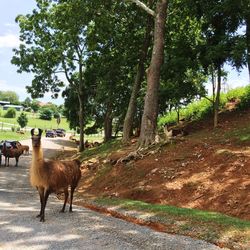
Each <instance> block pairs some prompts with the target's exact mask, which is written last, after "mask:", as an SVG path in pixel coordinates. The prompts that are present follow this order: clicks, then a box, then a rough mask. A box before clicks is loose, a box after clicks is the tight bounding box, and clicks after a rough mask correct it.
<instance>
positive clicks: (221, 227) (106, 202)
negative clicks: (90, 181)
mask: <svg viewBox="0 0 250 250" xmlns="http://www.w3.org/2000/svg"><path fill="white" fill-rule="evenodd" d="M95 202H96V204H97V205H101V206H105V207H109V206H119V208H120V209H121V210H124V211H129V210H133V211H138V212H141V213H150V214H151V216H150V221H154V222H157V220H158V222H159V223H160V224H163V225H165V230H166V232H169V233H177V234H182V235H189V236H192V237H195V238H199V239H203V240H206V241H208V242H211V243H219V244H220V243H221V244H222V245H223V246H226V247H229V248H230V246H232V245H237V246H243V248H242V249H245V248H244V247H245V246H246V245H247V243H246V242H249V235H250V222H249V221H245V220H240V219H238V218H234V217H230V216H227V215H223V214H220V213H216V212H208V211H202V210H197V209H188V208H179V207H174V206H166V205H159V204H150V203H145V202H142V201H137V200H127V199H116V198H99V199H96V200H95ZM240 249H241V248H240Z"/></svg>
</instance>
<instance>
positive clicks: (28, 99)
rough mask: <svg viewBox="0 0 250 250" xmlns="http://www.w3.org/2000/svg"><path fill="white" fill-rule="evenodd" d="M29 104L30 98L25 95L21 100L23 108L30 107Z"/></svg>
mask: <svg viewBox="0 0 250 250" xmlns="http://www.w3.org/2000/svg"><path fill="white" fill-rule="evenodd" d="M30 105H31V99H30V98H29V97H26V98H25V100H24V101H23V106H24V107H25V108H28V107H30Z"/></svg>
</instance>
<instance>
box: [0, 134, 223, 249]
mask: <svg viewBox="0 0 250 250" xmlns="http://www.w3.org/2000/svg"><path fill="white" fill-rule="evenodd" d="M22 143H23V144H29V145H30V143H31V141H30V140H27V141H23V142H22ZM42 144H43V148H44V154H45V156H47V157H50V156H52V155H53V154H55V152H56V150H62V147H64V149H65V148H67V147H69V146H70V143H69V142H68V141H66V140H65V138H51V139H47V138H43V140H42ZM30 162H31V155H27V156H26V155H22V156H21V157H20V163H19V167H14V165H15V160H14V159H11V160H10V166H9V167H4V166H1V167H0V249H4V250H5V249H6V250H7V249H14V250H15V249H16V250H17V249H18V250H20V249H25V250H26V249H36V250H42V249H46V250H47V249H53V250H57V249H58V250H59V249H60V250H61V249H122V250H125V249H166V250H167V249H173V250H179V249H181V250H185V249H190V250H196V249H197V250H198V249H199V250H205V249H209V250H215V249H220V248H218V247H217V246H214V245H211V244H208V243H206V242H204V241H200V240H194V239H192V238H189V237H184V236H177V235H170V234H165V233H159V232H155V231H153V230H151V229H149V228H147V227H142V226H138V225H135V224H132V223H129V222H126V221H123V220H120V219H116V218H113V217H110V216H105V215H103V214H99V213H97V212H93V211H91V210H88V209H85V208H82V207H77V206H73V210H74V212H73V213H68V212H65V213H59V210H60V209H61V206H62V202H61V201H58V200H57V199H56V197H55V196H53V195H51V196H50V197H49V200H48V204H47V207H46V214H45V219H46V221H45V222H44V223H41V222H39V219H37V218H36V215H37V214H38V212H39V209H40V202H39V197H38V194H37V191H36V190H35V189H33V188H32V187H31V186H30V184H29V165H30ZM67 209H68V207H67Z"/></svg>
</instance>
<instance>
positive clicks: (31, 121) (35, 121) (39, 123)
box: [0, 111, 70, 131]
mask: <svg viewBox="0 0 250 250" xmlns="http://www.w3.org/2000/svg"><path fill="white" fill-rule="evenodd" d="M20 113H21V112H17V115H16V117H15V118H5V117H3V116H4V114H5V112H4V111H2V116H1V117H0V128H1V126H2V124H1V123H11V124H14V127H19V124H18V123H17V117H18V116H19V115H20ZM24 113H26V114H27V116H28V124H27V127H32V128H34V127H36V128H41V129H43V130H45V129H52V128H57V127H59V128H63V129H65V130H67V131H69V130H70V129H69V124H68V122H67V120H66V118H62V119H61V123H60V124H59V126H58V125H57V122H56V119H54V118H52V120H50V121H47V120H41V119H39V118H38V117H37V115H36V114H34V115H33V114H31V113H28V112H24ZM4 127H12V125H7V124H4Z"/></svg>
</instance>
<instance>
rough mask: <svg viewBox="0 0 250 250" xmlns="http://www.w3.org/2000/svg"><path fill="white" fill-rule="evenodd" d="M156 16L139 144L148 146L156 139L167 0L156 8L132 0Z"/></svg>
mask: <svg viewBox="0 0 250 250" xmlns="http://www.w3.org/2000/svg"><path fill="white" fill-rule="evenodd" d="M131 2H134V3H136V4H137V5H138V6H139V7H140V8H142V9H144V10H145V11H146V12H147V13H148V14H150V15H152V16H153V17H154V22H155V23H154V42H153V50H152V56H151V62H150V66H149V67H148V69H147V71H146V72H147V92H146V96H145V102H144V109H143V116H142V123H141V134H140V138H139V146H140V147H143V146H147V145H149V144H151V143H153V142H154V141H155V134H156V123H157V117H158V91H159V86H160V71H161V66H162V64H163V58H164V40H165V36H164V35H165V23H166V17H167V7H168V1H167V0H158V1H157V3H156V10H155V11H153V10H151V9H150V8H148V7H147V6H146V5H145V4H143V3H142V2H141V1H137V0H131Z"/></svg>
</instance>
